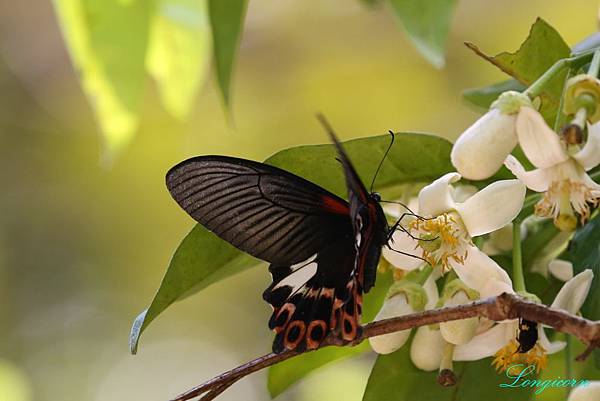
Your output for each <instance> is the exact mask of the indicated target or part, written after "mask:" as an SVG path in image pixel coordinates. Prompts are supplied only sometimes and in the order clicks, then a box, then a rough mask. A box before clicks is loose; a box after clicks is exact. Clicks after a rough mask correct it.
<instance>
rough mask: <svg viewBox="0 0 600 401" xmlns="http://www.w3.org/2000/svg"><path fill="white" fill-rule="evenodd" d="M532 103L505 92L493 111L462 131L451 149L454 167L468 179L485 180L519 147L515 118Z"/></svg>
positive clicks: (519, 94)
mask: <svg viewBox="0 0 600 401" xmlns="http://www.w3.org/2000/svg"><path fill="white" fill-rule="evenodd" d="M522 106H531V101H530V100H529V98H528V97H527V95H524V94H522V93H519V92H513V91H509V92H504V93H503V94H502V95H500V96H499V97H498V99H497V100H496V101H495V102H494V103H493V104H492V107H491V109H490V110H489V111H488V112H487V113H486V114H484V115H483V116H482V117H480V118H479V119H478V120H477V121H476V122H475V123H474V124H473V125H471V126H470V127H469V128H467V129H466V130H465V132H463V133H462V134H461V135H460V137H459V138H458V139H457V141H456V142H455V143H454V146H453V147H452V153H451V155H450V157H451V160H452V164H453V165H454V167H456V170H457V171H458V172H459V173H460V174H461V175H462V176H463V177H465V178H468V179H472V180H482V179H486V178H489V177H491V176H492V175H494V173H496V171H498V170H499V169H500V167H502V164H503V163H504V159H506V156H508V154H509V153H510V152H511V151H512V150H513V149H514V147H515V146H516V145H517V133H516V128H515V124H516V116H517V114H518V112H519V110H520V108H521V107H522Z"/></svg>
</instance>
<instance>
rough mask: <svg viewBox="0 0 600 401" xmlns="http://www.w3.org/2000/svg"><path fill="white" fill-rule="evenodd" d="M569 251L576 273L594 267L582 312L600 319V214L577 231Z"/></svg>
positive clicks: (589, 317)
mask: <svg viewBox="0 0 600 401" xmlns="http://www.w3.org/2000/svg"><path fill="white" fill-rule="evenodd" d="M569 253H570V254H571V257H572V261H573V272H574V273H575V274H578V273H580V272H582V271H584V270H585V269H592V271H593V272H594V279H593V280H592V286H591V287H590V292H589V295H588V296H587V299H586V300H585V303H584V304H583V306H582V307H581V313H582V314H583V316H584V317H586V318H588V319H591V320H600V215H596V217H594V218H593V219H591V220H590V221H589V222H588V223H587V224H586V225H584V226H583V227H581V228H579V229H578V230H577V231H576V232H575V235H574V236H573V239H572V240H571V244H570V246H569Z"/></svg>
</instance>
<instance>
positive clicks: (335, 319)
mask: <svg viewBox="0 0 600 401" xmlns="http://www.w3.org/2000/svg"><path fill="white" fill-rule="evenodd" d="M321 122H322V123H323V124H324V125H325V126H326V128H327V131H328V133H329V135H330V137H331V140H332V141H333V143H334V144H335V146H336V148H337V152H338V154H339V161H340V162H341V164H342V167H343V169H344V173H345V176H346V185H347V188H348V198H349V201H348V202H346V201H345V200H344V199H341V198H339V197H337V196H336V195H334V194H332V193H330V192H328V191H326V190H325V189H323V188H321V187H319V186H317V185H315V184H313V183H311V182H310V181H307V180H305V179H303V178H301V177H298V176H296V175H294V174H292V173H289V172H287V171H285V170H282V169H279V168H277V167H273V166H270V165H267V164H263V163H258V162H254V161H251V160H245V159H238V158H234V157H226V156H200V157H194V158H191V159H188V160H185V161H183V162H181V163H179V164H178V165H176V166H175V167H173V168H172V169H171V170H170V171H169V172H168V173H167V177H166V181H167V187H168V189H169V192H170V193H171V195H172V196H173V198H174V199H175V200H176V201H177V203H178V204H179V205H180V206H181V207H182V208H183V209H184V210H185V211H186V212H187V213H188V214H189V215H190V216H192V217H193V218H194V219H195V220H196V221H198V222H199V223H200V224H202V225H203V226H205V227H206V228H207V229H209V230H210V231H212V232H213V233H215V234H216V235H218V236H219V237H221V238H222V239H224V240H225V241H227V242H229V243H231V244H232V245H234V246H235V247H237V248H239V249H241V250H242V251H244V252H246V253H249V254H250V255H252V256H255V257H257V258H259V259H262V260H265V261H267V262H269V263H270V264H271V265H270V266H269V271H270V272H271V275H272V277H273V283H272V284H271V285H270V286H269V287H268V288H267V289H266V290H265V291H264V293H263V298H264V299H265V301H267V302H268V303H269V304H271V305H272V307H273V314H272V316H271V319H270V320H269V328H271V329H272V330H274V332H275V333H276V335H275V339H274V341H273V352H275V353H279V352H281V351H283V350H285V349H289V350H297V351H303V350H305V349H315V348H318V347H319V345H320V344H321V342H322V341H323V340H324V339H325V337H326V336H327V335H328V334H329V333H330V332H333V333H335V335H338V336H340V337H341V338H342V339H343V340H345V341H352V340H354V339H355V338H356V337H357V336H359V335H360V334H361V330H362V328H361V326H360V317H361V313H362V295H363V292H364V293H366V292H368V291H369V290H370V289H371V287H373V285H375V275H376V268H377V264H378V262H379V257H380V255H381V248H382V246H383V245H386V244H388V242H389V238H390V237H391V232H393V230H395V229H396V227H397V226H398V223H397V224H395V225H394V226H393V227H392V228H391V229H390V227H389V226H388V224H387V221H386V218H385V215H384V213H383V210H382V208H381V205H380V204H379V202H380V197H379V195H378V194H377V193H369V192H368V191H367V190H366V188H365V186H364V185H363V183H362V181H361V180H360V178H359V177H358V174H357V173H356V171H355V169H354V167H353V166H352V164H351V163H350V160H349V159H348V156H347V155H346V153H345V152H344V149H343V148H342V146H341V144H340V143H339V142H338V140H337V138H336V137H335V134H334V133H333V131H332V130H331V128H330V127H329V125H328V124H327V123H326V122H325V121H324V119H322V121H321ZM392 138H393V137H392ZM388 150H389V149H388Z"/></svg>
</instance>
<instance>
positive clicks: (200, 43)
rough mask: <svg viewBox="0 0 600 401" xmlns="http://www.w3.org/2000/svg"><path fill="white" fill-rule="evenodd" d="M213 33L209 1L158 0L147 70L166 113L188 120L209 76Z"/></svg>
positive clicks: (153, 20) (152, 27)
mask: <svg viewBox="0 0 600 401" xmlns="http://www.w3.org/2000/svg"><path fill="white" fill-rule="evenodd" d="M210 35H211V33H210V25H209V22H208V11H207V6H206V0H159V1H158V4H157V8H156V13H155V14H154V17H153V19H152V26H151V33H150V45H149V50H148V57H147V59H146V66H147V69H148V72H149V73H150V75H152V77H153V78H154V79H155V81H156V83H157V86H158V91H159V95H160V98H161V100H162V103H163V105H164V107H165V109H166V110H167V111H168V112H169V113H170V114H171V115H173V116H174V117H176V118H178V119H180V120H183V119H185V118H186V117H187V116H188V114H189V113H190V110H191V108H192V106H193V104H194V100H195V97H196V94H197V92H198V89H199V87H200V84H201V83H202V82H203V81H204V79H205V77H206V74H207V72H208V66H209V60H210V51H211V44H212V42H211V36H210Z"/></svg>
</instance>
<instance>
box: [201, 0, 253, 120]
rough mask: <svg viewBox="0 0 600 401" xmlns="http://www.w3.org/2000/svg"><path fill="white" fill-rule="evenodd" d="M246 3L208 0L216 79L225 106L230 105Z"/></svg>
mask: <svg viewBox="0 0 600 401" xmlns="http://www.w3.org/2000/svg"><path fill="white" fill-rule="evenodd" d="M247 3H248V2H247V0H208V9H209V14H210V24H211V27H212V35H213V52H214V57H215V65H216V73H217V81H218V82H219V88H220V89H221V94H222V96H223V101H224V102H225V107H227V108H229V106H230V97H231V75H232V71H233V64H234V62H235V55H236V53H237V50H238V47H239V43H240V39H241V36H242V30H243V26H244V17H245V16H246V8H247Z"/></svg>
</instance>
